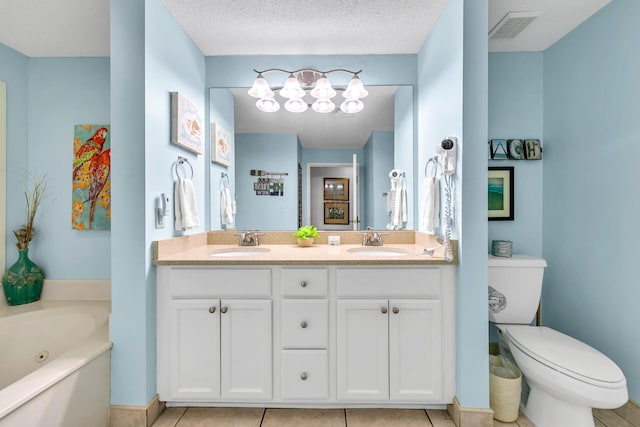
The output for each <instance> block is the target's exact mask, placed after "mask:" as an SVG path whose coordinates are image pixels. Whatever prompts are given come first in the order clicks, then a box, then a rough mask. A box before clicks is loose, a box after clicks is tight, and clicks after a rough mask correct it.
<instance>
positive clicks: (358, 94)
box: [342, 74, 369, 99]
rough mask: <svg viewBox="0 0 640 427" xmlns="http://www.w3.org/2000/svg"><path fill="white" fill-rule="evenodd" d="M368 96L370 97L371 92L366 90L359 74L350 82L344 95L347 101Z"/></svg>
mask: <svg viewBox="0 0 640 427" xmlns="http://www.w3.org/2000/svg"><path fill="white" fill-rule="evenodd" d="M367 95H369V92H367V90H366V89H365V88H364V85H363V84H362V80H360V78H359V77H358V75H357V74H356V75H354V76H353V78H352V79H351V80H350V81H349V84H348V85H347V88H346V89H345V91H344V92H343V93H342V96H343V97H344V98H345V99H360V98H364V97H365V96H367Z"/></svg>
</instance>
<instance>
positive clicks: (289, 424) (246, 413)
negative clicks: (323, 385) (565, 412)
mask: <svg viewBox="0 0 640 427" xmlns="http://www.w3.org/2000/svg"><path fill="white" fill-rule="evenodd" d="M593 415H594V417H593V418H594V421H595V425H596V427H640V407H638V406H637V405H634V404H633V403H627V405H625V406H623V407H622V408H618V409H614V410H607V411H605V410H601V409H595V410H594V411H593ZM209 426H215V427H297V426H304V427H347V426H348V427H378V426H379V427H382V426H384V427H392V426H397V427H455V425H454V423H453V420H452V419H451V417H450V416H449V414H448V413H447V411H439V410H431V409H427V410H422V409H264V408H167V409H165V411H164V412H163V413H162V415H160V417H159V418H158V419H157V420H156V422H155V423H153V426H152V427H209ZM494 426H495V427H533V424H532V423H531V422H530V421H529V420H528V419H527V418H526V417H525V416H524V415H522V414H521V415H520V417H518V419H517V420H516V421H515V422H513V423H502V422H500V421H494ZM567 427H570V426H569V425H568V426H567Z"/></svg>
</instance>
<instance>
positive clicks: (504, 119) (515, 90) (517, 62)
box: [487, 52, 544, 256]
mask: <svg viewBox="0 0 640 427" xmlns="http://www.w3.org/2000/svg"><path fill="white" fill-rule="evenodd" d="M542 64H543V54H542V52H535V53H533V52H530V53H492V54H490V55H489V94H490V96H489V138H502V139H509V138H533V139H539V140H541V141H542ZM542 143H543V145H544V141H542ZM543 158H544V155H543ZM542 165H543V161H537V160H527V161H524V160H490V161H489V166H513V167H514V186H515V207H514V213H515V218H514V220H513V221H490V222H489V239H488V246H487V252H489V249H490V244H491V240H494V239H497V240H511V241H513V251H514V253H520V254H527V255H533V256H541V255H542V233H541V230H542Z"/></svg>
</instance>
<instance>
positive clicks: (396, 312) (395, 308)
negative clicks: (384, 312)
mask: <svg viewBox="0 0 640 427" xmlns="http://www.w3.org/2000/svg"><path fill="white" fill-rule="evenodd" d="M392 311H393V314H398V313H399V312H400V309H399V308H398V307H393V310H392Z"/></svg>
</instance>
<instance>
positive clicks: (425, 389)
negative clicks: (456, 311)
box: [389, 300, 442, 402]
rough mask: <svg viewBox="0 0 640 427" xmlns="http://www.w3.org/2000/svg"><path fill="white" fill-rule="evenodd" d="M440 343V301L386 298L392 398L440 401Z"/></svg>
mask: <svg viewBox="0 0 640 427" xmlns="http://www.w3.org/2000/svg"><path fill="white" fill-rule="evenodd" d="M441 342H442V340H441V312H440V300H390V301H389V369H390V375H389V377H390V397H391V400H401V401H405V402H406V401H411V402H413V401H419V402H425V401H438V400H440V398H441V394H442V392H441V390H442V356H441V355H442V346H441Z"/></svg>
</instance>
